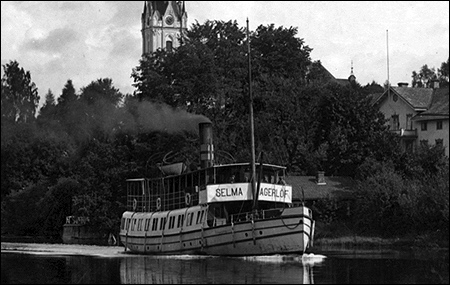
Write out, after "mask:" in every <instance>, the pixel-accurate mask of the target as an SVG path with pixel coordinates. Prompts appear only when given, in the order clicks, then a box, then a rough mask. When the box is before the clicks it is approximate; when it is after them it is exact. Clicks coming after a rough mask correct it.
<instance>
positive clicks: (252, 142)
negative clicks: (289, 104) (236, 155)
mask: <svg viewBox="0 0 450 285" xmlns="http://www.w3.org/2000/svg"><path fill="white" fill-rule="evenodd" d="M247 50H248V54H247V57H248V92H249V97H250V139H251V141H250V144H251V155H252V161H251V165H252V178H251V180H250V181H251V183H252V194H253V201H254V202H253V205H255V199H256V197H257V193H256V191H258V190H257V189H256V185H255V184H256V180H255V179H256V165H255V129H254V123H253V95H252V72H251V69H252V67H251V66H252V65H251V60H250V36H249V27H248V18H247Z"/></svg>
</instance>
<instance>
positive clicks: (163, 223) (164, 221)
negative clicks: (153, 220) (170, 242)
mask: <svg viewBox="0 0 450 285" xmlns="http://www.w3.org/2000/svg"><path fill="white" fill-rule="evenodd" d="M166 222H167V218H166V217H164V218H161V225H160V227H159V230H160V231H162V230H163V229H164V227H165V226H166Z"/></svg>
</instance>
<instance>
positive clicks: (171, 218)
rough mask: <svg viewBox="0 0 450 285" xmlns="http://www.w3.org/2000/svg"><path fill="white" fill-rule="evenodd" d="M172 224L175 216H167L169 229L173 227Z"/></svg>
mask: <svg viewBox="0 0 450 285" xmlns="http://www.w3.org/2000/svg"><path fill="white" fill-rule="evenodd" d="M174 225H175V216H172V217H170V218H169V229H173V226H174Z"/></svg>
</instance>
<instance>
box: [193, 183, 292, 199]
mask: <svg viewBox="0 0 450 285" xmlns="http://www.w3.org/2000/svg"><path fill="white" fill-rule="evenodd" d="M201 196H202V195H201ZM205 198H206V201H200V202H206V203H211V202H229V201H246V200H252V199H253V195H252V190H251V184H250V183H233V184H212V185H207V186H206V197H205ZM201 200H202V199H201ZM258 200H259V201H269V202H283V203H292V186H290V185H279V184H271V183H261V185H260V188H259V195H258Z"/></svg>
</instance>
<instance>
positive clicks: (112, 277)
mask: <svg viewBox="0 0 450 285" xmlns="http://www.w3.org/2000/svg"><path fill="white" fill-rule="evenodd" d="M319 251H320V252H315V253H314V254H309V255H304V256H299V255H285V256H279V255H278V256H261V257H239V258H238V257H212V256H187V255H178V256H141V255H132V254H128V253H124V252H123V248H119V247H95V246H83V247H80V246H71V245H59V247H58V248H53V247H50V246H49V248H46V246H45V245H41V246H39V245H36V246H35V247H32V248H29V247H27V248H14V249H13V250H10V249H8V248H7V247H4V245H3V243H2V254H1V278H2V283H10V284H23V283H28V284H56V283H58V284H61V283H75V284H77V283H82V284H112V283H133V284H143V283H147V284H148V283H149V284H166V283H171V284H174V283H175V284H181V283H189V284H199V283H212V284H224V283H239V284H243V283H251V284H273V283H279V284H314V283H315V284H338V283H346V284H426V283H427V284H430V283H438V284H448V283H449V260H448V250H439V251H438V250H422V251H395V250H383V251H381V250H330V249H327V250H319Z"/></svg>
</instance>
